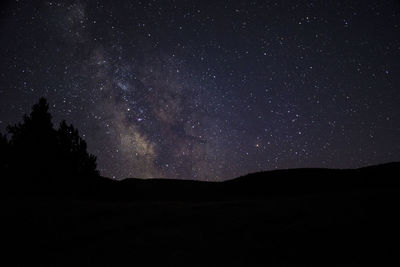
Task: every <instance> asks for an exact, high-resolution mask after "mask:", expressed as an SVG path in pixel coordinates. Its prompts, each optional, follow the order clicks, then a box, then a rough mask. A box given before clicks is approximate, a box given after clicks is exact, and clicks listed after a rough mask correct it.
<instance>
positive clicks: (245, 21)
mask: <svg viewBox="0 0 400 267" xmlns="http://www.w3.org/2000/svg"><path fill="white" fill-rule="evenodd" d="M33 2H35V3H31V1H16V2H9V3H7V4H3V7H2V8H1V21H0V30H1V31H0V41H1V48H2V49H1V59H2V61H1V62H0V97H1V108H0V112H1V117H0V130H1V131H2V132H4V131H5V127H6V125H7V124H10V123H15V122H18V121H20V120H21V117H22V115H23V114H24V113H28V112H29V109H30V107H31V105H32V104H33V103H35V102H36V101H37V100H38V98H39V97H41V96H45V97H47V98H48V100H49V102H50V104H51V112H52V114H53V121H54V123H55V124H57V123H59V121H60V120H61V119H66V120H67V122H69V123H72V124H74V125H75V126H76V127H77V128H78V129H79V130H80V133H81V135H82V136H83V137H84V138H85V139H86V140H87V142H88V146H89V150H90V152H91V153H94V154H95V155H97V157H98V167H99V170H100V171H101V174H102V175H104V176H108V177H115V178H117V179H121V178H126V177H142V178H151V177H169V178H179V179H200V180H223V179H228V178H234V177H236V176H238V175H242V174H246V173H248V172H255V171H260V170H270V169H276V168H296V167H330V168H354V167H360V166H365V165H369V164H377V163H382V162H388V161H397V160H400V112H399V111H400V105H399V104H400V94H399V85H400V4H399V3H398V2H396V1H282V2H281V1H212V2H209V3H207V2H206V1H116V2H114V1H105V2H101V1H33ZM375 2H376V3H375Z"/></svg>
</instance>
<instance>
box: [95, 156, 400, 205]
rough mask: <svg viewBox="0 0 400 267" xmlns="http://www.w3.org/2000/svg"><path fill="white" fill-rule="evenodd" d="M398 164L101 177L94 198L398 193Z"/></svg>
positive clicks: (194, 197)
mask: <svg viewBox="0 0 400 267" xmlns="http://www.w3.org/2000/svg"><path fill="white" fill-rule="evenodd" d="M399 174H400V163H399V162H394V163H387V164H382V165H376V166H369V167H364V168H360V169H343V170H340V169H289V170H276V171H267V172H259V173H253V174H248V175H246V176H242V177H239V178H236V179H232V180H227V181H224V182H202V181H193V180H174V179H135V178H129V179H125V180H122V181H114V180H109V179H107V178H102V179H99V180H98V181H97V184H96V186H95V187H94V188H96V190H94V191H96V192H97V193H96V194H97V195H99V194H101V195H102V196H107V197H111V198H112V197H115V198H118V199H120V198H124V199H157V200H159V199H166V200H168V199H170V200H174V199H175V200H177V199H182V200H183V199H187V200H205V199H211V200H215V199H229V198H248V197H251V198H264V197H269V196H270V195H271V194H292V195H293V194H304V193H322V192H345V191H354V190H397V189H399V186H400V179H398V177H399Z"/></svg>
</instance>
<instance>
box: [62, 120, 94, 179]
mask: <svg viewBox="0 0 400 267" xmlns="http://www.w3.org/2000/svg"><path fill="white" fill-rule="evenodd" d="M57 141H58V147H59V150H58V152H59V156H60V159H61V163H68V165H69V166H64V167H65V169H66V170H67V171H71V170H72V171H73V172H76V173H78V174H81V175H85V176H87V175H89V176H93V175H98V174H99V173H98V171H97V170H96V157H95V156H94V155H91V154H88V153H87V151H86V150H87V145H86V142H85V140H83V139H82V138H81V137H80V136H79V133H78V130H77V129H75V128H74V126H72V124H71V125H69V126H68V125H67V123H66V122H65V120H63V121H62V122H61V123H60V128H59V129H58V131H57Z"/></svg>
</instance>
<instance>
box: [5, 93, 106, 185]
mask: <svg viewBox="0 0 400 267" xmlns="http://www.w3.org/2000/svg"><path fill="white" fill-rule="evenodd" d="M51 118H52V117H51V114H50V113H49V105H48V103H47V100H46V99H45V98H41V99H40V100H39V102H38V103H37V104H35V105H33V107H32V112H31V114H30V115H29V116H28V115H25V116H24V118H23V122H22V123H18V124H15V125H13V126H8V127H7V131H8V133H9V134H10V136H11V138H10V141H7V139H6V137H5V136H3V135H1V138H0V148H1V149H2V152H1V157H2V158H1V160H2V163H1V169H2V171H3V172H5V171H8V173H11V174H13V175H15V176H18V177H23V178H24V179H27V177H34V179H30V181H29V182H28V183H27V181H24V183H27V184H36V185H39V184H41V185H44V184H46V185H49V184H54V183H58V182H59V181H57V178H58V177H60V176H61V177H66V176H68V178H69V179H70V180H71V179H73V178H74V177H83V176H84V177H93V176H98V175H99V173H98V171H97V170H96V157H95V156H93V155H91V154H89V153H88V152H87V145H86V142H85V141H84V140H83V139H82V138H81V137H80V136H79V133H78V130H76V129H75V128H74V127H73V126H72V125H69V126H68V125H67V124H66V122H65V121H63V122H61V124H60V127H59V129H58V130H55V129H54V128H53V123H52V122H51ZM3 160H4V161H3ZM81 181H82V180H81ZM63 182H65V179H64V180H63ZM82 182H83V181H82Z"/></svg>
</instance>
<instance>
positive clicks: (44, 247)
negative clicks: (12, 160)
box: [0, 163, 400, 266]
mask: <svg viewBox="0 0 400 267" xmlns="http://www.w3.org/2000/svg"><path fill="white" fill-rule="evenodd" d="M399 170H400V164H399V163H390V164H384V165H379V166H372V167H367V168H361V169H356V170H329V169H297V170H280V171H271V172H262V173H255V174H249V175H246V176H243V177H240V178H237V179H234V180H230V181H225V182H221V183H210V182H198V181H182V180H166V179H154V180H141V179H126V180H123V181H120V182H117V181H114V180H110V179H107V178H100V177H99V178H97V179H94V180H92V181H93V182H91V183H83V184H82V186H81V187H79V190H76V187H74V186H70V187H68V190H72V191H71V192H73V193H72V194H67V193H66V192H67V191H68V190H62V189H61V188H59V187H58V189H59V191H58V189H57V188H54V187H53V191H51V190H50V191H48V192H40V193H37V192H36V193H35V191H34V190H33V191H29V192H25V193H22V192H18V193H16V194H7V197H5V198H3V200H2V202H1V211H2V212H1V213H0V214H1V215H0V220H1V221H2V222H3V227H2V230H3V233H2V241H3V244H6V249H5V250H3V254H4V256H5V257H6V258H7V257H10V259H11V260H12V263H13V264H11V265H12V266H76V265H83V266H126V265H135V266H160V265H162V266H397V265H398V261H399V260H398V257H397V254H398V251H399V249H400V246H399V243H398V240H399V237H400V236H399V234H398V233H399V231H398V229H399V225H400V220H399V216H398V214H397V213H398V207H399V204H400V201H399V200H400V194H399V193H400V190H399V188H400V187H399V184H400V183H399V181H398V176H399ZM23 180H24V179H23ZM23 180H22V181H23ZM72 181H76V179H72ZM60 184H61V183H60ZM69 184H70V183H69ZM70 185H71V184H70ZM77 185H78V184H76V186H77ZM50 188H51V187H49V188H47V189H50ZM56 189H57V190H56ZM3 196H5V195H3ZM2 260H3V261H4V262H5V258H4V257H3V259H2Z"/></svg>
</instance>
